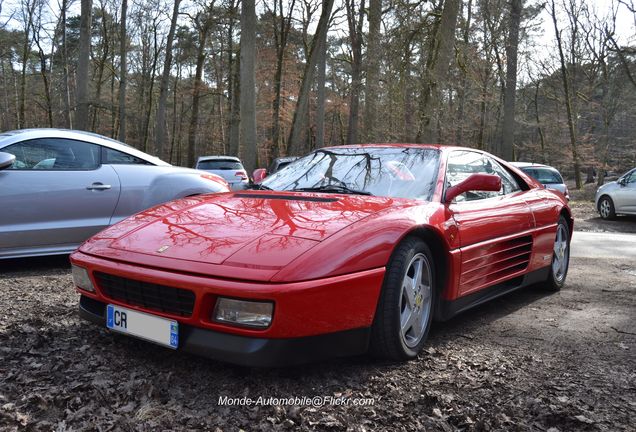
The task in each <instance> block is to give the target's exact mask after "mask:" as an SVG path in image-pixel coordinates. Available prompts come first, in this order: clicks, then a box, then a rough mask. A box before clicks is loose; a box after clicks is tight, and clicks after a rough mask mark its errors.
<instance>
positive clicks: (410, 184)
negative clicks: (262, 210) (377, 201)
mask: <svg viewBox="0 0 636 432" xmlns="http://www.w3.org/2000/svg"><path fill="white" fill-rule="evenodd" d="M438 155H439V152H438V151H437V150H434V149H417V148H403V149H396V148H370V149H367V148H350V149H347V148H343V149H338V150H329V149H319V150H316V151H315V152H313V153H311V154H310V155H308V156H305V157H304V158H301V159H300V160H298V161H296V163H294V164H293V165H290V166H289V167H286V169H284V170H281V171H279V172H278V173H275V174H273V175H272V176H270V177H269V178H267V179H266V180H265V181H264V182H263V184H264V185H265V186H267V187H269V188H271V189H274V190H295V189H303V188H318V187H324V186H330V185H334V186H346V187H348V188H350V189H354V190H360V191H365V192H370V193H371V194H373V195H379V196H393V197H403V198H420V199H430V197H431V195H432V192H433V187H434V185H435V181H436V177H437V171H438V163H439V156H438ZM400 171H401V172H400Z"/></svg>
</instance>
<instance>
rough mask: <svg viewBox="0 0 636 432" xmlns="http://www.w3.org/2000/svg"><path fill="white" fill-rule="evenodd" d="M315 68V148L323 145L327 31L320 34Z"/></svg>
mask: <svg viewBox="0 0 636 432" xmlns="http://www.w3.org/2000/svg"><path fill="white" fill-rule="evenodd" d="M320 44H321V45H320V49H319V50H318V62H317V63H318V65H317V70H316V148H321V147H325V99H326V97H327V95H326V93H327V91H326V87H325V82H326V81H327V76H326V73H327V32H325V33H324V34H323V35H322V39H321V40H320Z"/></svg>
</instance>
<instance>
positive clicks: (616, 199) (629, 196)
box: [595, 168, 636, 219]
mask: <svg viewBox="0 0 636 432" xmlns="http://www.w3.org/2000/svg"><path fill="white" fill-rule="evenodd" d="M595 202H596V209H597V210H598V213H599V214H600V215H601V217H602V218H603V219H614V218H615V217H616V215H617V214H628V215H636V168H634V169H632V170H630V171H628V172H626V173H625V174H623V175H622V176H620V177H619V178H618V180H616V181H613V182H609V183H605V184H604V185H603V186H601V187H599V188H598V190H597V191H596V197H595Z"/></svg>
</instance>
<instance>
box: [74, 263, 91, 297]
mask: <svg viewBox="0 0 636 432" xmlns="http://www.w3.org/2000/svg"><path fill="white" fill-rule="evenodd" d="M71 271H72V273H73V282H74V283H75V285H76V286H78V287H80V288H81V289H83V290H86V291H90V292H95V287H93V282H92V281H91V278H90V276H89V275H88V270H86V269H85V268H84V267H78V266H76V265H75V264H71Z"/></svg>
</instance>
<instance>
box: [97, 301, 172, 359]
mask: <svg viewBox="0 0 636 432" xmlns="http://www.w3.org/2000/svg"><path fill="white" fill-rule="evenodd" d="M106 327H108V328H109V329H111V330H114V331H116V332H120V333H124V334H127V335H130V336H135V337H138V338H140V339H145V340H147V341H150V342H154V343H157V344H159V345H164V346H167V347H170V348H174V349H176V348H177V347H178V346H179V323H178V322H177V321H174V320H169V319H166V318H161V317H158V316H155V315H150V314H147V313H143V312H138V311H135V310H131V309H126V308H123V307H121V306H115V305H112V304H109V305H108V306H107V307H106Z"/></svg>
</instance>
